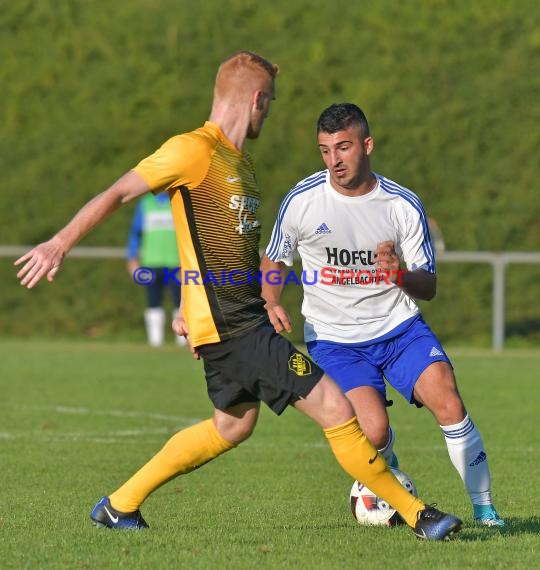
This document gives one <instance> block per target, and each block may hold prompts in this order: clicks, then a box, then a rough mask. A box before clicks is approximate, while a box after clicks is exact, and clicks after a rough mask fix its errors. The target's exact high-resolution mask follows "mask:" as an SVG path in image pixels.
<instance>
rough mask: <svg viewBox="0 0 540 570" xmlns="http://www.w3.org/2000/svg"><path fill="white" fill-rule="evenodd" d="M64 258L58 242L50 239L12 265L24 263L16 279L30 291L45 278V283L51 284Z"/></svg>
mask: <svg viewBox="0 0 540 570" xmlns="http://www.w3.org/2000/svg"><path fill="white" fill-rule="evenodd" d="M64 256H65V252H64V249H63V247H62V245H61V243H60V240H58V239H56V238H52V239H50V240H49V241H46V242H43V243H40V244H39V245H37V246H36V247H34V249H31V250H30V251H29V252H28V253H25V254H24V255H23V256H21V257H19V259H17V261H15V263H14V265H21V264H22V263H24V265H23V266H22V268H21V269H20V271H19V272H18V273H17V279H19V280H20V282H21V285H23V286H24V287H27V288H28V289H32V287H34V286H35V285H37V283H38V282H39V281H40V280H41V279H42V278H43V277H45V276H47V281H49V282H52V281H53V280H54V278H55V276H56V274H57V273H58V271H59V270H60V267H61V265H62V263H63V261H64Z"/></svg>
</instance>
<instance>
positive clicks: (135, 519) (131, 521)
mask: <svg viewBox="0 0 540 570" xmlns="http://www.w3.org/2000/svg"><path fill="white" fill-rule="evenodd" d="M90 518H91V519H92V522H93V523H94V524H95V525H96V526H97V527H102V528H103V527H106V528H118V529H127V530H142V529H145V528H148V525H147V524H146V521H145V520H144V519H143V517H142V515H141V511H139V510H136V511H133V512H132V513H121V512H120V511H117V510H116V509H113V507H112V506H111V502H110V501H109V497H102V498H101V499H100V500H99V502H98V503H97V505H96V506H95V507H94V508H93V509H92V512H91V513H90Z"/></svg>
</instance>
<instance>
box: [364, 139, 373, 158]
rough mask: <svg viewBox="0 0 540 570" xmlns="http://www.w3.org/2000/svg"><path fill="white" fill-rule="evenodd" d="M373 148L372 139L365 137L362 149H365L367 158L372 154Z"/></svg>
mask: <svg viewBox="0 0 540 570" xmlns="http://www.w3.org/2000/svg"><path fill="white" fill-rule="evenodd" d="M374 147H375V141H374V140H373V138H372V137H366V138H365V139H364V148H365V149H366V154H367V155H368V156H369V155H370V154H371V153H372V152H373V148H374Z"/></svg>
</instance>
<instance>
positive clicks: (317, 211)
mask: <svg viewBox="0 0 540 570" xmlns="http://www.w3.org/2000/svg"><path fill="white" fill-rule="evenodd" d="M317 138H318V144H319V149H320V151H321V154H322V158H323V161H324V163H325V165H326V170H323V171H321V172H316V173H315V174H313V175H311V176H309V177H307V178H305V179H304V180H302V181H301V182H299V183H298V184H297V185H296V186H295V187H294V188H293V189H292V190H291V191H290V192H289V193H288V194H287V195H286V197H285V199H284V200H283V202H282V204H281V207H280V209H279V212H278V216H277V220H276V223H275V226H274V230H273V233H272V237H271V240H270V243H269V245H268V247H267V249H266V255H265V256H264V257H263V260H262V264H261V270H262V272H263V279H262V281H263V297H264V299H265V300H266V309H267V311H268V313H269V316H270V320H271V322H272V324H273V325H274V327H275V329H276V331H277V332H283V331H289V332H290V330H291V324H290V320H289V316H288V315H287V313H286V311H285V310H284V308H283V307H282V306H281V305H280V295H281V290H282V284H283V282H284V281H286V279H284V277H285V266H291V265H292V262H293V254H294V252H295V251H298V253H299V255H300V257H301V259H302V265H303V274H302V276H303V278H302V282H303V285H304V301H303V304H302V313H303V315H304V317H305V326H304V334H305V340H306V343H307V346H308V350H309V352H310V355H311V356H312V357H313V358H314V360H315V361H316V362H317V364H319V366H321V367H322V368H323V369H324V370H325V371H326V372H327V373H328V374H330V376H332V377H333V378H334V379H335V380H336V381H337V382H338V384H339V385H340V386H341V388H342V390H343V391H344V392H345V393H346V395H347V397H348V398H349V400H350V401H351V402H352V404H353V406H354V409H355V411H356V414H357V416H358V419H359V422H360V425H361V427H362V429H363V431H364V432H365V434H366V435H367V436H368V438H369V439H370V440H371V441H372V443H373V444H374V445H375V447H377V448H378V450H379V452H380V453H381V455H383V456H384V457H385V459H386V460H387V461H388V462H389V463H390V464H392V463H394V464H395V465H396V464H397V458H396V457H395V455H394V453H393V446H394V434H393V431H392V429H391V427H390V424H389V419H388V413H387V410H386V405H387V404H388V402H387V400H386V388H385V379H386V380H387V381H388V382H389V383H390V384H391V385H392V386H393V387H394V388H395V389H396V390H397V391H398V392H399V393H400V394H402V395H403V397H404V398H405V399H406V400H407V401H408V402H410V403H411V404H415V405H416V406H417V407H422V406H425V407H426V408H427V409H428V410H429V411H430V412H431V413H432V414H433V416H434V417H435V419H436V421H437V422H438V424H439V425H440V427H441V429H442V432H443V435H444V438H445V441H446V445H447V448H448V453H449V455H450V459H451V461H452V463H453V464H454V466H455V468H456V469H457V471H458V473H459V474H460V476H461V478H462V479H463V482H464V484H465V487H466V489H467V492H468V494H469V496H470V499H471V502H472V506H473V517H474V518H475V519H476V521H478V522H479V523H481V524H484V525H486V526H495V527H501V526H504V524H505V523H504V520H503V519H502V518H501V517H500V516H499V515H498V514H497V511H496V510H495V507H494V506H493V503H492V498H491V477H490V471H489V466H488V460H487V453H486V450H485V448H484V444H483V442H482V439H481V437H480V433H479V432H478V429H477V428H476V426H475V425H474V423H473V422H472V420H471V418H470V417H469V415H468V413H467V411H466V409H465V406H464V403H463V400H462V399H461V397H460V394H459V392H458V388H457V385H456V379H455V376H454V373H453V369H452V365H451V363H450V360H449V359H448V356H447V355H446V353H445V352H444V349H443V348H442V346H441V344H440V342H439V340H438V339H437V337H436V336H435V335H434V334H433V332H432V331H431V330H430V328H429V326H428V325H427V324H426V323H425V321H424V320H423V318H422V316H421V314H420V311H419V309H418V306H417V304H416V302H415V299H422V300H430V299H432V298H433V297H434V296H435V292H436V274H435V258H434V251H433V246H432V242H431V238H430V235H429V229H428V223H427V217H426V213H425V211H424V208H423V205H422V203H421V201H420V200H419V198H418V197H417V196H416V195H415V194H414V193H413V192H411V191H410V190H408V189H406V188H403V187H402V186H400V185H399V184H396V183H395V182H393V181H392V180H389V179H388V178H385V177H384V176H381V175H379V174H376V173H374V172H373V171H372V170H371V166H370V158H369V157H370V154H371V152H372V151H373V146H374V143H373V138H372V137H371V136H370V133H369V126H368V122H367V120H366V117H365V115H364V113H363V112H362V111H361V109H359V108H358V107H357V106H356V105H354V104H351V103H343V104H337V105H332V106H330V107H328V108H327V109H325V110H324V111H323V113H322V114H321V116H320V117H319V120H318V123H317ZM402 264H403V267H404V268H403V269H401V267H402ZM405 268H406V269H405ZM293 280H294V279H293Z"/></svg>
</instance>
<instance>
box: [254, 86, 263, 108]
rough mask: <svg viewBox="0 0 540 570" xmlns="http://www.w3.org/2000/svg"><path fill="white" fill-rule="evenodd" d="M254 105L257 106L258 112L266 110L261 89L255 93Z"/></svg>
mask: <svg viewBox="0 0 540 570" xmlns="http://www.w3.org/2000/svg"><path fill="white" fill-rule="evenodd" d="M253 103H254V104H255V108H256V109H257V111H262V110H263V109H264V91H262V90H261V89H257V91H255V93H254V100H253Z"/></svg>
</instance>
